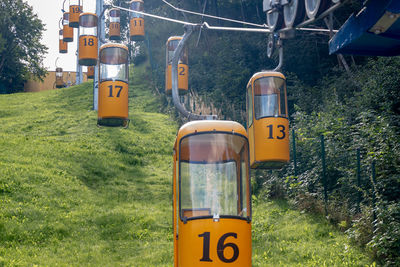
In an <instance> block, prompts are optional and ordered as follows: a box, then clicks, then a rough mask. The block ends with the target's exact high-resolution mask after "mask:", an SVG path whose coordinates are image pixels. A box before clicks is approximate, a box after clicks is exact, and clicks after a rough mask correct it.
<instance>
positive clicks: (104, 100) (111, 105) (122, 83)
mask: <svg viewBox="0 0 400 267" xmlns="http://www.w3.org/2000/svg"><path fill="white" fill-rule="evenodd" d="M99 80H100V86H99V107H98V119H97V124H98V125H99V126H109V127H118V126H122V127H126V126H128V122H129V119H128V103H129V102H128V47H126V46H125V45H122V44H115V43H112V44H104V45H102V46H101V47H100V79H99Z"/></svg>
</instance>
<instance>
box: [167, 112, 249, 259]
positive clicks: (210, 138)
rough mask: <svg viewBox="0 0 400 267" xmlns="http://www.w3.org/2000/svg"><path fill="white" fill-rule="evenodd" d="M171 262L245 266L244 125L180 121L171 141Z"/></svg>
mask: <svg viewBox="0 0 400 267" xmlns="http://www.w3.org/2000/svg"><path fill="white" fill-rule="evenodd" d="M173 159H174V165H173V166H174V176H173V218H174V219H173V225H174V264H175V267H177V266H179V267H187V266H190V267H197V266H199V267H201V266H232V267H233V266H237V267H250V266H251V202H250V201H251V189H250V173H249V172H250V167H249V147H248V140H247V133H246V130H245V128H244V127H243V126H242V125H240V124H239V123H237V122H233V121H214V120H209V121H208V120H202V121H193V122H189V123H186V124H185V125H183V126H182V127H181V128H180V130H179V131H178V134H177V138H176V141H175V146H174V156H173Z"/></svg>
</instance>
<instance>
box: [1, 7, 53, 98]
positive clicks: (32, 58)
mask: <svg viewBox="0 0 400 267" xmlns="http://www.w3.org/2000/svg"><path fill="white" fill-rule="evenodd" d="M43 30H44V24H43V23H42V21H41V20H40V19H39V18H38V17H37V15H36V14H34V13H33V10H32V7H31V6H29V5H28V4H27V3H25V2H23V0H0V93H14V92H18V91H22V90H23V84H24V82H26V81H27V80H28V79H30V78H34V79H39V80H43V78H44V76H45V75H46V69H45V68H44V67H43V65H42V61H43V56H44V54H45V53H46V51H47V47H46V46H44V45H42V44H41V43H40V40H41V38H42V32H43Z"/></svg>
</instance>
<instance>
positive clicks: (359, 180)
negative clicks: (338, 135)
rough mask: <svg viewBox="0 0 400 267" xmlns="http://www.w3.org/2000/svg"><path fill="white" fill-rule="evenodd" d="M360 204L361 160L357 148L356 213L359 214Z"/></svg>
mask: <svg viewBox="0 0 400 267" xmlns="http://www.w3.org/2000/svg"><path fill="white" fill-rule="evenodd" d="M360 204H361V159H360V149H359V148H357V211H358V212H360V211H361V209H360Z"/></svg>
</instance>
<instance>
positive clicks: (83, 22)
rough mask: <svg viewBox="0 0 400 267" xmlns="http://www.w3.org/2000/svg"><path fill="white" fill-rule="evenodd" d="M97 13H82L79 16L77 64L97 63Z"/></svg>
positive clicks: (90, 64)
mask: <svg viewBox="0 0 400 267" xmlns="http://www.w3.org/2000/svg"><path fill="white" fill-rule="evenodd" d="M97 49H98V40H97V15H96V14H94V13H82V14H81V15H80V16H79V64H80V65H83V66H95V65H97Z"/></svg>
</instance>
